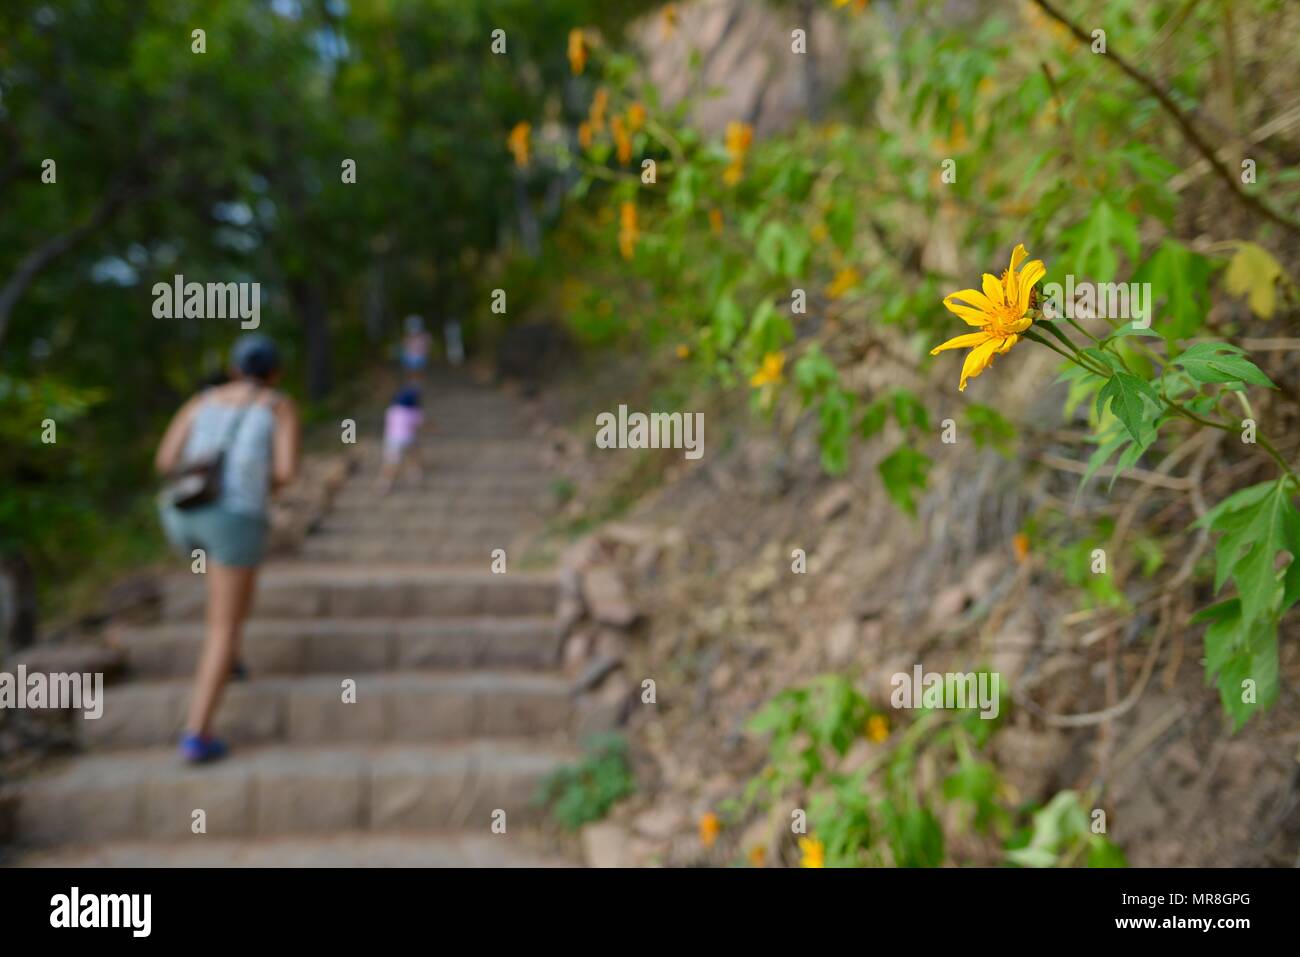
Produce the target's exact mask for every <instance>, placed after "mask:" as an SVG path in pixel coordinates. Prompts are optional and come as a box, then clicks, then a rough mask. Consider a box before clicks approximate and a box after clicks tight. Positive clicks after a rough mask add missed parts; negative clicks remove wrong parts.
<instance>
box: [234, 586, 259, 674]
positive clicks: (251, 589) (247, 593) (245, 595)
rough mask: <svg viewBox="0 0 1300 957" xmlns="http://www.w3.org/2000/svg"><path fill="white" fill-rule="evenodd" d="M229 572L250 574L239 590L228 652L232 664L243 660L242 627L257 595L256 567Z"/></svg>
mask: <svg viewBox="0 0 1300 957" xmlns="http://www.w3.org/2000/svg"><path fill="white" fill-rule="evenodd" d="M231 571H247V572H249V573H250V574H249V575H248V576H247V577H245V578H244V580H243V583H242V584H241V586H240V589H239V607H238V608H237V609H236V613H237V617H236V619H235V621H236V625H235V640H234V644H233V647H232V648H231V652H230V655H231V658H230V660H231V662H232V663H233V662H236V661H240V660H242V659H243V653H244V625H245V624H247V622H248V613H249V612H250V611H252V609H253V595H255V594H256V593H257V572H258V566H256V565H254V566H253V567H251V568H239V569H231Z"/></svg>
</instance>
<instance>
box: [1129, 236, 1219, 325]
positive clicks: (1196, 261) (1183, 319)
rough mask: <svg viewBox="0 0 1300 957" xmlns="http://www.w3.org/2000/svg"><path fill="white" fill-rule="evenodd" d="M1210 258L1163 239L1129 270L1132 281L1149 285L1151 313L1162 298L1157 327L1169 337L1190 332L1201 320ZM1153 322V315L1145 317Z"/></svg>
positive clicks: (1171, 240) (1207, 294)
mask: <svg viewBox="0 0 1300 957" xmlns="http://www.w3.org/2000/svg"><path fill="white" fill-rule="evenodd" d="M1213 268H1214V267H1213V264H1212V263H1211V261H1210V260H1209V259H1208V258H1206V257H1205V256H1202V255H1201V254H1200V253H1196V252H1193V251H1192V250H1190V249H1188V248H1187V247H1186V246H1184V245H1183V244H1182V243H1180V242H1178V241H1177V240H1174V239H1166V240H1164V241H1163V242H1161V244H1160V245H1159V246H1158V247H1157V248H1156V251H1155V252H1154V253H1152V254H1151V256H1150V257H1149V258H1148V259H1147V260H1146V261H1145V262H1144V263H1142V265H1140V266H1139V267H1138V268H1137V270H1136V271H1135V272H1134V273H1133V282H1147V283H1150V284H1151V290H1152V300H1153V301H1152V302H1151V303H1150V307H1151V309H1152V311H1153V312H1154V311H1155V309H1156V301H1163V303H1164V309H1163V312H1162V320H1161V324H1160V328H1161V329H1162V330H1163V331H1164V333H1165V336H1166V337H1167V338H1169V339H1180V338H1185V337H1187V336H1190V335H1192V334H1193V333H1195V332H1196V330H1197V329H1199V328H1200V327H1201V325H1202V323H1203V322H1204V321H1205V314H1206V311H1207V310H1208V309H1209V283H1210V273H1211V272H1212V271H1213ZM1146 318H1147V320H1148V321H1154V316H1147V317H1146Z"/></svg>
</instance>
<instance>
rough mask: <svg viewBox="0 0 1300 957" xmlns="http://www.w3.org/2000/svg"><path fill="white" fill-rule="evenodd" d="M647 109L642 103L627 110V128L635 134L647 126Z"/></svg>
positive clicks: (634, 104)
mask: <svg viewBox="0 0 1300 957" xmlns="http://www.w3.org/2000/svg"><path fill="white" fill-rule="evenodd" d="M645 115H646V114H645V107H644V106H642V105H641V104H640V103H633V104H632V105H631V106H629V107H628V108H627V128H628V129H629V130H631V131H632V132H633V133H635V132H636V131H637V130H639V129H641V127H643V126H645Z"/></svg>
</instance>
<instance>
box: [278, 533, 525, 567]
mask: <svg viewBox="0 0 1300 957" xmlns="http://www.w3.org/2000/svg"><path fill="white" fill-rule="evenodd" d="M517 538H518V533H517V532H514V533H504V532H503V533H499V534H494V535H489V534H484V535H482V537H481V538H479V539H478V540H477V541H475V540H473V539H469V538H463V539H450V538H449V539H446V540H443V539H441V538H439V537H437V536H435V535H432V534H427V535H424V536H411V537H407V536H395V537H393V536H385V535H381V534H379V533H373V534H367V535H365V536H361V535H314V536H312V537H310V538H307V539H305V540H304V541H303V543H302V545H301V546H300V547H299V550H298V554H299V555H300V556H301V557H303V558H305V559H311V560H313V561H334V562H384V561H389V562H412V563H424V564H430V565H446V564H453V563H454V564H460V565H478V566H480V567H482V568H489V566H490V562H491V556H492V552H493V551H494V550H495V549H498V548H503V549H506V551H507V554H508V553H509V551H510V550H511V548H512V547H513V546H514V544H515V540H516V539H517ZM507 567H508V566H507Z"/></svg>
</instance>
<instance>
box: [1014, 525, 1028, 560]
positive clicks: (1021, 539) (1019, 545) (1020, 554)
mask: <svg viewBox="0 0 1300 957" xmlns="http://www.w3.org/2000/svg"><path fill="white" fill-rule="evenodd" d="M1011 547H1012V548H1013V549H1015V552H1016V561H1018V562H1023V561H1025V559H1027V558H1028V557H1029V536H1028V535H1026V534H1025V533H1024V532H1016V534H1015V535H1014V536H1013V537H1012V539H1011Z"/></svg>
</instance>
